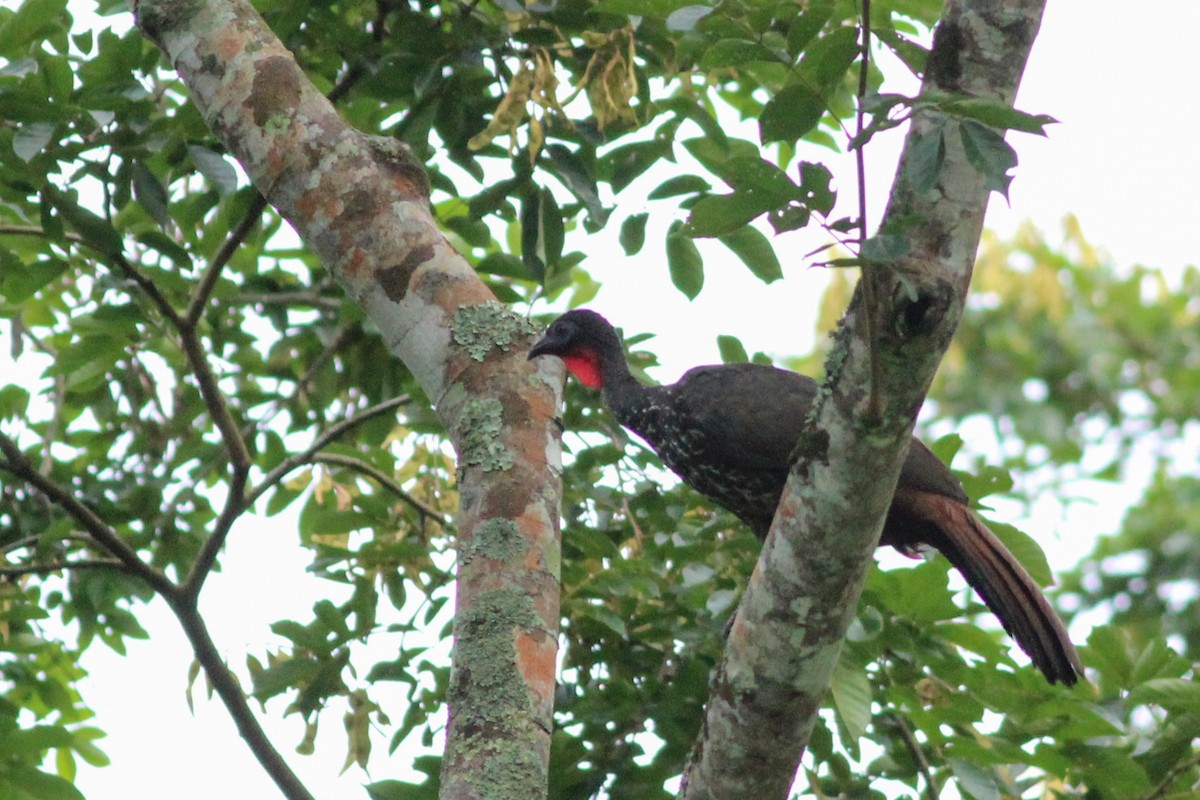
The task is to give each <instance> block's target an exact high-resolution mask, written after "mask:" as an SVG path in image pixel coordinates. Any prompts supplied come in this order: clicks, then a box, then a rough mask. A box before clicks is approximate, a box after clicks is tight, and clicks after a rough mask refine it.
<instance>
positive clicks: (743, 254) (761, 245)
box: [720, 225, 783, 283]
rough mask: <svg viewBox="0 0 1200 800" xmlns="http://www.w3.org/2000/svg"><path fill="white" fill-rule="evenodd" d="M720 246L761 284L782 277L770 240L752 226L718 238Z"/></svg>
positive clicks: (781, 270)
mask: <svg viewBox="0 0 1200 800" xmlns="http://www.w3.org/2000/svg"><path fill="white" fill-rule="evenodd" d="M720 240H721V244H723V245H725V246H726V247H728V248H729V249H730V250H732V251H733V252H734V254H735V255H737V257H738V258H740V259H741V260H742V263H743V264H745V265H746V266H747V267H749V268H750V271H751V272H753V273H754V276H755V277H756V278H758V279H759V280H761V281H762V282H763V283H771V282H772V281H777V280H779V279H780V278H782V277H783V269H782V268H781V267H780V266H779V258H778V257H777V256H776V255H775V248H774V247H773V246H772V245H771V240H770V239H768V238H767V237H766V236H764V235H763V234H762V232H761V231H759V230H758V228H755V227H754V226H753V225H746V226H745V227H743V228H741V229H740V230H736V231H734V232H733V233H728V234H726V235H724V236H722V237H720Z"/></svg>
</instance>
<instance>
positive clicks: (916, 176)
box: [904, 125, 946, 194]
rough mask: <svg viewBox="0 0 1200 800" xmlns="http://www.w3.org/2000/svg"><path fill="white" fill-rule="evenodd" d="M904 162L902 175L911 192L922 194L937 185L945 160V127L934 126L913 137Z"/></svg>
mask: <svg viewBox="0 0 1200 800" xmlns="http://www.w3.org/2000/svg"><path fill="white" fill-rule="evenodd" d="M911 141H912V143H911V146H910V147H909V148H908V157H907V158H906V159H905V161H904V175H905V177H906V178H908V181H909V183H911V184H912V187H913V190H914V191H916V192H917V193H918V194H924V193H925V192H928V191H929V190H930V189H932V188H933V187H934V186H935V185H936V184H937V179H938V176H939V175H941V173H942V164H943V162H944V161H945V160H946V138H945V126H943V125H936V126H934V128H933V129H932V130H929V131H924V132H923V133H920V134H918V135H916V136H915V137H913V139H912V140H911Z"/></svg>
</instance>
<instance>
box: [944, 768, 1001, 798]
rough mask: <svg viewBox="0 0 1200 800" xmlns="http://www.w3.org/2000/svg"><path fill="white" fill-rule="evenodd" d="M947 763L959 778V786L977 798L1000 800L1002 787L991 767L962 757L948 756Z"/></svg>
mask: <svg viewBox="0 0 1200 800" xmlns="http://www.w3.org/2000/svg"><path fill="white" fill-rule="evenodd" d="M946 764H947V765H948V766H949V767H950V771H951V772H953V773H954V777H955V778H957V779H958V788H959V789H960V790H961V791H963V792H966V793H967V794H968V795H970V796H971V797H974V798H975V800H1000V787H999V785H998V784H997V783H996V776H995V775H994V774H993V773H992V771H991V770H990V769H985V768H984V767H981V766H979V765H978V764H974V763H972V762H970V761H967V760H965V759H961V758H948V759H946Z"/></svg>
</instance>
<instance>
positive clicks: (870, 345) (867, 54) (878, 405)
mask: <svg viewBox="0 0 1200 800" xmlns="http://www.w3.org/2000/svg"><path fill="white" fill-rule="evenodd" d="M858 66H859V70H858V103H857V108H856V110H855V141H856V142H858V146H857V147H855V148H854V163H855V167H856V171H857V173H858V236H859V248H860V249H859V253H860V254H861V252H862V250H861V248H862V247H863V246H864V245H866V242H867V163H866V154H865V152H864V149H863V146H862V140H861V139H862V132H863V127H864V119H865V116H866V115H865V114H864V113H863V101H864V100H865V99H866V96H867V87H868V80H867V79H868V75H869V73H870V68H871V0H862V53H861V55H860V57H859V65H858ZM862 286H863V301H864V304H865V305H866V322H867V358H868V360H869V362H870V370H871V392H870V396H869V399H868V400H867V414H866V416H867V419H869V420H871V421H875V420H878V419H879V418H880V417H881V416H882V415H883V398H882V395H881V394H880V385H879V384H880V383H881V382H882V380H883V378H882V375H881V373H880V367H879V356H878V354H877V353H876V352H875V306H876V303H877V298H876V296H875V281H874V276H873V275H872V270H871V265H870V264H866V263H864V264H863V265H862Z"/></svg>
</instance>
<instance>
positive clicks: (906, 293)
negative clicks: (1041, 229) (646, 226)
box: [682, 0, 1044, 800]
mask: <svg viewBox="0 0 1200 800" xmlns="http://www.w3.org/2000/svg"><path fill="white" fill-rule="evenodd" d="M1043 5H1044V0H1012V1H1011V2H1005V3H996V2H992V0H951V2H949V3H948V4H947V6H946V9H945V11H944V13H943V17H942V20H941V22H940V24H939V26H938V31H937V34H936V37H935V42H934V48H933V52H932V54H931V57H930V64H929V67H928V69H927V71H926V75H925V77H924V89H925V90H926V91H940V92H954V93H961V94H967V95H970V96H973V97H980V98H986V99H989V100H998V101H1002V102H1005V103H1009V104H1011V103H1012V101H1013V98H1014V97H1015V95H1016V89H1017V85H1018V82H1019V80H1020V76H1021V73H1022V71H1023V70H1024V65H1025V62H1026V59H1027V57H1028V54H1029V49H1030V46H1031V45H1032V43H1033V39H1034V36H1035V35H1036V33H1037V29H1038V26H1039V24H1040V21H1041V15H1042V9H1043ZM941 122H942V120H941V119H940V118H939V116H938V114H936V113H935V112H931V111H924V112H919V113H916V114H914V116H913V119H912V126H911V129H910V131H909V134H908V139H907V142H906V146H905V151H904V156H903V157H902V159H901V165H900V169H899V171H898V173H897V178H896V182H895V184H894V186H893V188H892V193H891V198H890V202H889V206H888V209H887V212H886V214H885V217H884V220H883V222H882V232H883V233H887V234H898V235H902V236H904V237H906V239H907V241H908V249H907V253H906V254H905V255H904V256H902V257H900V258H899V259H897V260H894V261H891V262H889V263H874V264H871V265H869V266H868V267H866V268H864V276H863V283H862V284H860V286H859V290H858V291H857V292H856V294H855V297H854V300H853V301H852V303H851V306H850V308H849V310H848V311H847V314H846V316H845V317H844V318H843V320H842V323H841V326H840V328H839V330H838V332H837V335H836V342H835V347H834V350H833V353H832V354H831V356H830V360H829V364H828V370H827V372H828V376H829V377H828V380H827V382H826V384H825V386H824V387H823V389H822V392H821V394H820V397H819V399H818V402H817V404H816V407H815V408H814V412H813V415H812V417H811V418H810V420H809V422H808V430H809V434H808V435H807V436H806V437H804V438H803V439H802V441H801V442H800V445H799V447H798V448H797V456H796V457H797V461H796V463H795V466H794V469H793V476H792V479H791V480H790V481H789V484H788V489H787V490H786V491H785V493H784V496H783V500H782V502H781V504H780V507H779V510H778V512H777V515H776V518H775V524H774V526H773V529H772V531H771V534H770V535H769V537H768V539H767V542H766V544H765V545H764V547H763V550H762V553H761V555H760V557H759V561H758V565H757V568H756V569H755V572H754V575H753V576H752V578H751V580H750V584H749V586H748V588H747V590H746V595H745V598H744V599H743V601H742V604H741V606H740V608H739V609H738V613H737V616H736V617H735V620H734V623H733V626H732V629H731V631H730V635H729V640H728V644H727V647H726V652H725V658H724V661H723V662H722V664H721V665H720V667H719V668H718V671H717V674H716V676H715V678H714V681H713V691H712V695H711V697H710V700H709V705H708V708H707V710H706V716H705V721H704V727H703V729H702V731H701V735H700V737H699V739H698V741H697V744H696V748H695V751H694V753H693V758H692V761H691V763H690V764H689V766H688V769H687V771H686V773H685V775H684V788H683V790H682V796H683V797H686V798H689V800H701V799H707V798H745V797H753V798H762V800H772V798H784V797H786V796H787V793H788V790H789V787H790V786H791V784H792V781H793V780H794V778H795V774H796V769H797V767H798V765H799V762H800V757H801V755H802V754H803V751H804V747H805V745H806V744H807V742H808V736H809V733H810V731H811V730H812V726H813V724H814V721H815V719H816V713H817V711H818V710H819V708H820V706H821V702H822V699H823V698H824V696H825V694H826V692H827V690H828V687H829V682H830V679H831V677H832V673H833V668H834V666H835V664H836V663H837V660H838V655H839V652H840V649H841V643H842V640H843V638H844V637H845V633H846V629H847V627H848V626H849V624H850V621H851V619H852V618H853V615H854V612H855V610H856V607H857V604H858V598H859V594H860V593H861V591H862V584H863V581H864V579H865V576H866V572H867V569H868V567H869V565H870V564H871V559H872V558H873V552H874V550H875V546H876V544H877V542H878V540H879V534H880V531H881V528H882V525H883V520H884V515H885V512H886V510H887V508H888V505H889V503H890V502H891V498H892V494H893V491H894V489H895V485H896V479H897V477H898V475H899V469H900V464H901V462H902V459H903V458H904V456H905V453H906V450H907V446H908V441H909V436H910V435H911V431H912V427H913V423H914V421H915V419H916V414H917V411H918V409H919V408H920V407H921V403H922V402H923V401H924V398H925V393H926V391H927V389H928V387H929V384H930V382H931V381H932V379H933V375H934V372H935V371H936V369H937V366H938V363H939V362H940V360H941V357H942V354H943V353H944V352H945V349H946V347H947V346H948V345H949V342H950V338H951V337H952V336H953V334H954V331H955V328H956V327H957V325H958V320H959V317H960V315H961V312H962V307H963V302H964V298H965V296H966V291H967V287H968V285H969V283H970V278H971V268H972V265H973V263H974V258H975V250H976V247H977V245H978V242H979V235H980V232H981V230H982V226H983V215H984V210H985V208H986V206H987V196H988V189H987V188H986V186H985V181H984V177H983V175H981V174H980V173H979V172H978V171H977V170H976V169H975V167H973V166H972V165H971V164H970V163H969V161H968V160H967V157H966V153H965V152H964V149H963V146H962V143H961V141H959V140H958V138H957V137H956V136H952V135H947V136H946V143H945V146H946V155H945V161H944V164H943V166H942V169H941V172H940V174H939V176H938V179H937V180H936V182H935V183H934V185H933V186H932V187H931V188H929V189H928V190H926V191H918V190H917V189H916V188H915V187H913V186H912V185H911V184H910V183H909V182H908V181H907V179H906V171H905V164H906V163H907V159H908V158H910V157H911V153H912V150H913V146H914V143H915V142H917V141H918V140H919V139H920V137H921V136H923V135H925V133H926V132H928V131H929V130H931V129H933V128H934V127H935V126H938V125H939V124H941ZM911 220H919V222H917V223H915V224H912V223H911V222H910V221H911ZM866 282H869V283H870V286H871V289H872V291H871V292H870V295H871V296H873V298H874V302H873V303H868V302H866V300H865V298H866V296H867V294H866V293H865V292H864V285H865V283H866ZM868 320H870V321H871V322H873V326H872V325H868ZM871 327H873V328H874V330H875V335H874V337H869V336H868V334H867V331H868V330H870V328H871ZM872 339H873V340H872ZM872 347H873V348H874V349H875V356H876V358H877V360H878V365H879V369H878V373H877V377H875V378H873V377H872V373H871V369H870V363H871V358H870V351H871V349H872ZM873 380H877V381H879V384H878V385H873V384H872V381H873ZM873 394H876V395H877V396H878V397H879V398H881V403H882V408H881V409H880V411H881V413H880V414H878V415H877V414H871V413H866V412H867V410H868V409H867V404H868V402H869V400H868V398H870V397H871V396H872V395H873ZM867 464H869V465H871V468H870V469H863V465H867Z"/></svg>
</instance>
